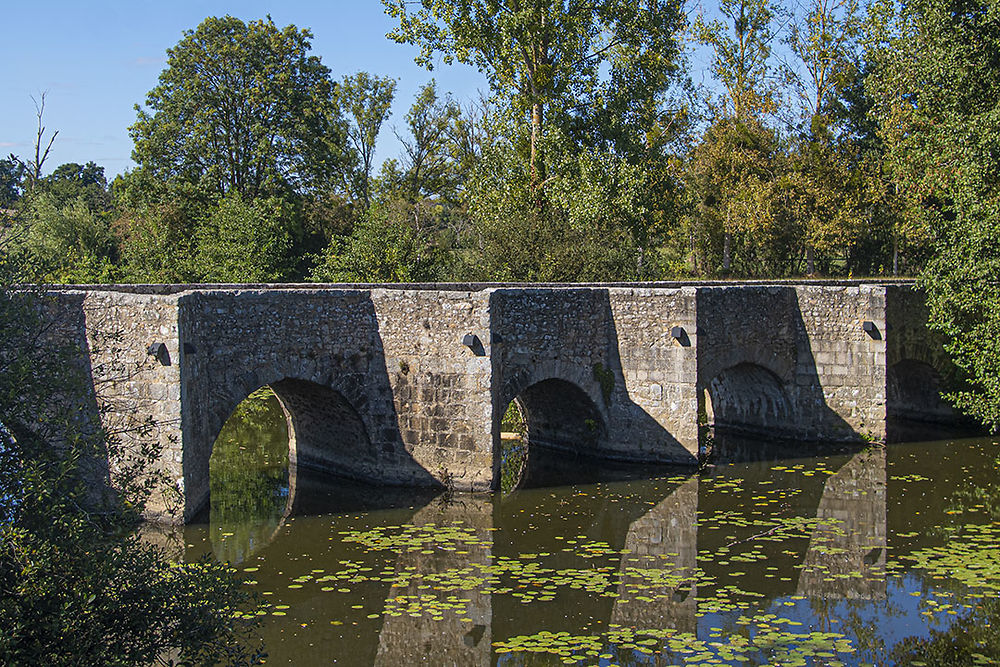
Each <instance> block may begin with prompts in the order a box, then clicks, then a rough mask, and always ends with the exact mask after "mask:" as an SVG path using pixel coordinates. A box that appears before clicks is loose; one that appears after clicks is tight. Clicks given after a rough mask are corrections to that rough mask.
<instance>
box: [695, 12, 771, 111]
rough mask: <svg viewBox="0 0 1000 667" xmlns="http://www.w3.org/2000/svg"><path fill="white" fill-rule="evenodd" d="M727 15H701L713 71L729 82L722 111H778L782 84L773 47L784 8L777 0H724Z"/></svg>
mask: <svg viewBox="0 0 1000 667" xmlns="http://www.w3.org/2000/svg"><path fill="white" fill-rule="evenodd" d="M718 11H719V13H720V14H721V15H722V20H719V19H711V20H709V19H707V18H706V17H705V16H704V15H699V16H698V17H697V18H696V19H695V22H694V26H693V30H694V35H695V38H696V39H697V40H698V41H699V42H701V43H702V44H704V45H706V46H708V47H710V48H711V49H712V60H711V65H710V69H711V72H712V75H713V76H714V77H715V78H716V79H717V80H718V81H719V82H720V83H721V84H722V85H723V86H724V87H725V89H726V96H725V98H724V100H723V108H722V109H721V110H720V112H719V113H717V115H732V116H733V117H735V118H737V119H738V120H740V121H746V120H747V119H749V118H760V117H762V116H764V115H767V114H770V113H773V112H774V110H775V108H776V105H777V97H776V93H777V87H776V82H775V80H774V78H773V75H774V67H773V63H772V62H771V47H772V46H773V45H774V42H775V40H777V39H778V22H777V20H778V18H779V17H780V16H781V15H782V9H781V8H780V7H779V6H778V5H777V4H776V3H775V2H774V0H721V2H719V7H718Z"/></svg>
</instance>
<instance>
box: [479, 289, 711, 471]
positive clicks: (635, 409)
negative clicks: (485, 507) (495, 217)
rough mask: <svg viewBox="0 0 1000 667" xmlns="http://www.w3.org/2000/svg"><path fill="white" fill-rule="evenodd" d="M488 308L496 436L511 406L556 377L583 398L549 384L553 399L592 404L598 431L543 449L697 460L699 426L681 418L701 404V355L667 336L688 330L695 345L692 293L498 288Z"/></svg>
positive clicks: (552, 438) (691, 345)
mask: <svg viewBox="0 0 1000 667" xmlns="http://www.w3.org/2000/svg"><path fill="white" fill-rule="evenodd" d="M490 303H491V305H490V312H491V338H492V339H493V340H494V341H498V342H495V344H494V346H493V378H494V380H493V381H494V386H495V390H494V391H495V403H494V410H495V414H496V415H497V420H496V423H495V424H494V435H495V437H498V436H499V418H500V417H502V415H503V412H504V410H505V409H506V406H507V404H508V403H509V402H510V401H512V400H514V399H515V398H518V397H523V396H525V395H526V394H525V392H526V390H528V389H529V388H530V387H532V386H533V385H537V386H541V385H538V384H537V383H540V382H543V381H546V380H552V379H557V380H562V381H564V382H568V383H570V384H572V385H573V386H575V387H577V388H578V389H579V390H580V391H581V393H582V394H583V396H574V395H572V392H567V391H563V390H561V389H559V388H558V387H559V385H557V384H554V383H553V384H550V386H552V387H553V389H552V391H553V394H552V396H551V399H550V400H552V401H560V400H561V401H576V402H578V403H579V402H583V401H584V400H586V402H587V404H588V406H589V409H590V410H591V411H593V412H594V413H595V421H596V420H597V419H599V420H600V422H601V425H600V428H598V429H595V432H594V434H593V436H592V437H590V438H583V439H582V441H581V442H578V443H567V442H559V441H558V434H555V433H553V434H551V436H550V438H549V441H548V442H546V444H549V445H553V444H555V445H561V446H563V447H565V448H569V449H574V448H576V449H578V450H580V451H584V452H585V453H587V454H591V455H600V456H606V457H610V458H624V459H629V460H634V461H641V460H645V461H659V462H685V463H687V462H691V461H693V460H694V456H695V454H696V452H697V430H696V428H697V427H696V425H692V423H691V422H692V420H690V419H685V415H686V413H688V412H689V411H691V410H692V407H693V406H695V404H696V394H695V391H694V382H693V370H694V366H695V354H696V348H695V346H694V341H692V340H688V341H687V343H688V344H687V345H682V344H681V343H680V342H678V341H676V340H674V339H673V338H672V337H671V335H670V331H671V328H672V327H673V326H677V325H685V324H686V325H687V328H688V330H690V331H691V333H692V337H693V333H694V327H693V324H694V316H693V304H694V292H693V291H692V290H682V289H675V290H651V289H642V288H619V289H599V288H581V289H568V288H563V289H544V288H543V289H498V290H495V291H493V293H492V297H491V301H490ZM528 395H530V392H529V394H528ZM584 396H585V399H584ZM532 402H533V403H535V404H536V405H537V404H538V403H539V402H540V397H533V400H532ZM530 428H531V426H530V424H529V430H530Z"/></svg>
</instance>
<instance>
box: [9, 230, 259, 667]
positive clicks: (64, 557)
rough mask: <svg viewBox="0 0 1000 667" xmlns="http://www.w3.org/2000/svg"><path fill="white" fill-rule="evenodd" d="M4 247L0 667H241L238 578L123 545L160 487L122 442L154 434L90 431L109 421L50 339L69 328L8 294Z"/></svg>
mask: <svg viewBox="0 0 1000 667" xmlns="http://www.w3.org/2000/svg"><path fill="white" fill-rule="evenodd" d="M8 241H9V237H8V236H7V235H3V236H0V250H2V251H3V252H0V272H2V278H0V284H2V285H3V288H2V289H0V508H2V511H0V626H2V627H3V629H4V630H3V632H2V633H0V662H2V663H3V664H11V665H14V664H45V665H79V664H115V665H146V664H150V663H153V662H156V661H160V662H163V661H165V660H166V659H167V657H168V656H169V655H170V654H173V655H175V656H179V657H180V658H182V659H184V660H189V661H191V662H197V663H216V662H219V661H225V662H229V663H246V662H248V661H249V660H251V659H253V657H254V654H253V652H252V651H249V650H248V649H247V648H246V644H245V641H246V639H247V638H248V635H247V632H248V627H247V625H246V624H245V622H244V621H242V620H239V619H238V618H237V617H236V612H238V611H239V610H240V609H241V608H242V607H245V605H246V604H247V603H248V602H249V600H248V593H247V592H246V590H245V589H244V588H243V587H242V585H241V582H240V580H239V579H238V578H237V577H235V576H234V574H233V573H232V572H231V571H230V570H229V569H228V568H227V567H226V566H223V565H220V564H218V563H213V562H210V561H202V562H199V563H189V564H177V563H171V562H169V561H168V559H167V557H166V555H165V554H164V553H163V552H162V551H161V550H160V549H158V548H156V547H154V546H151V545H149V544H147V543H145V542H143V541H142V540H141V539H140V538H139V537H138V535H137V533H136V526H137V522H138V520H139V517H140V515H141V513H142V511H143V508H144V506H145V503H146V501H147V500H148V499H149V497H150V495H151V494H152V493H154V492H159V491H161V490H162V489H163V487H162V486H161V484H162V483H163V481H164V480H163V479H162V477H161V476H160V475H158V474H156V473H155V464H156V460H157V457H158V456H159V445H156V444H149V442H150V440H149V439H148V438H147V439H145V440H142V439H139V440H134V439H132V438H130V437H129V436H130V435H137V434H139V433H148V431H149V429H151V428H153V426H154V425H153V424H151V423H149V422H143V421H141V420H137V421H138V423H137V424H136V425H135V426H134V427H132V428H131V429H130V430H129V431H128V432H116V433H112V432H110V431H106V430H104V429H103V428H102V427H101V426H100V424H101V423H102V421H101V418H105V419H109V418H112V417H114V415H110V414H99V413H98V412H97V408H96V402H95V400H94V399H95V397H94V391H95V388H94V385H93V381H92V379H91V378H90V374H89V369H87V368H86V367H85V366H83V365H81V364H79V363H77V361H78V358H79V355H80V349H79V348H78V347H77V346H76V344H75V338H74V339H73V340H74V343H73V344H72V345H68V346H64V345H63V344H61V343H59V342H57V341H54V340H53V339H52V333H53V331H58V330H60V329H61V328H63V327H66V326H69V325H71V324H72V322H66V321H62V320H61V319H59V317H58V316H57V315H54V314H53V313H57V312H61V310H60V309H58V308H57V309H49V308H47V304H46V299H47V297H45V296H44V295H42V294H34V293H30V292H25V291H18V292H15V291H13V290H12V289H11V287H10V285H12V284H13V283H14V282H23V281H30V280H34V279H37V277H36V276H35V275H34V274H31V273H27V272H26V269H25V267H24V265H22V264H20V263H19V262H18V258H17V256H16V255H12V254H10V253H9V252H7V247H6V246H7V242H8ZM88 342H89V344H90V345H91V347H92V348H93V346H100V345H110V344H113V341H109V340H103V339H101V338H99V337H98V338H94V339H93V340H90V341H88ZM126 409H127V408H126ZM137 443H146V444H137ZM107 461H115V462H116V465H114V466H111V467H110V468H109V467H107V466H106V465H105V464H102V462H107ZM102 479H104V480H106V483H107V484H108V486H107V487H106V488H104V487H103V486H102V484H101V483H100V482H99V481H95V480H102Z"/></svg>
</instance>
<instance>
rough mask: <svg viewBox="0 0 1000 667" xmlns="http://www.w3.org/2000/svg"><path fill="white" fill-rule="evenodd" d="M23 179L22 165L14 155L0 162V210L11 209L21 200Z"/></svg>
mask: <svg viewBox="0 0 1000 667" xmlns="http://www.w3.org/2000/svg"><path fill="white" fill-rule="evenodd" d="M25 178H26V174H25V168H24V163H23V162H21V161H20V160H19V159H18V158H17V156H16V155H14V154H13V153H11V154H10V155H8V156H7V157H6V158H4V159H3V160H0V208H11V207H12V206H14V204H15V203H16V202H17V200H18V199H20V198H21V192H22V189H23V187H24V180H25Z"/></svg>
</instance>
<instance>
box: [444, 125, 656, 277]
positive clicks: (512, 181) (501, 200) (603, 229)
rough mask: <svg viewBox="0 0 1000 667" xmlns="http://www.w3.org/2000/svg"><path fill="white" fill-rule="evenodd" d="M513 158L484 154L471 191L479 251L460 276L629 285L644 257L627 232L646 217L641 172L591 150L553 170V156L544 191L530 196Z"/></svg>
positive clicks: (504, 151) (506, 149)
mask: <svg viewBox="0 0 1000 667" xmlns="http://www.w3.org/2000/svg"><path fill="white" fill-rule="evenodd" d="M514 151H515V148H514V147H513V146H511V145H510V144H500V145H497V146H494V147H492V148H490V149H488V150H487V151H486V153H485V154H484V156H483V160H482V162H481V163H480V167H479V169H478V170H477V172H476V175H475V177H474V178H473V179H472V180H471V181H470V183H469V184H468V187H469V193H468V199H469V208H470V213H471V215H472V217H473V220H474V221H475V231H476V235H477V237H478V247H477V248H476V249H475V250H474V254H473V255H472V257H471V258H469V259H468V260H467V262H468V264H469V266H467V267H465V268H464V269H463V271H464V272H465V275H466V276H467V277H470V278H475V279H481V280H513V281H536V282H574V281H575V282H581V281H582V282H600V281H606V280H629V279H634V278H635V277H636V276H637V274H638V273H639V271H640V258H641V256H642V255H641V252H640V247H639V246H638V244H637V243H636V241H635V239H634V238H633V237H632V236H631V234H630V231H631V227H632V225H633V224H635V222H636V220H637V219H641V218H640V216H641V215H642V214H643V213H644V210H643V206H642V201H641V198H640V197H641V194H642V187H641V182H640V179H641V177H642V175H641V174H640V173H639V170H638V169H637V168H635V167H633V166H632V165H630V164H628V163H627V162H626V161H624V160H623V159H621V158H618V157H617V156H615V155H614V154H612V153H609V152H603V151H600V152H599V151H596V150H594V151H587V152H582V153H580V154H577V155H566V156H565V157H564V158H563V159H562V160H560V161H558V162H557V161H556V160H555V157H556V155H557V153H556V151H555V150H554V149H553V150H550V151H548V155H549V164H550V165H552V166H551V168H550V176H549V178H548V179H547V183H546V185H545V188H544V190H541V191H538V192H536V193H532V191H531V188H530V183H529V176H528V175H527V174H525V172H524V170H523V169H521V168H520V167H519V166H518V163H517V161H516V160H514V159H512V158H511V154H512V153H513V152H514ZM647 268H648V267H647Z"/></svg>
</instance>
